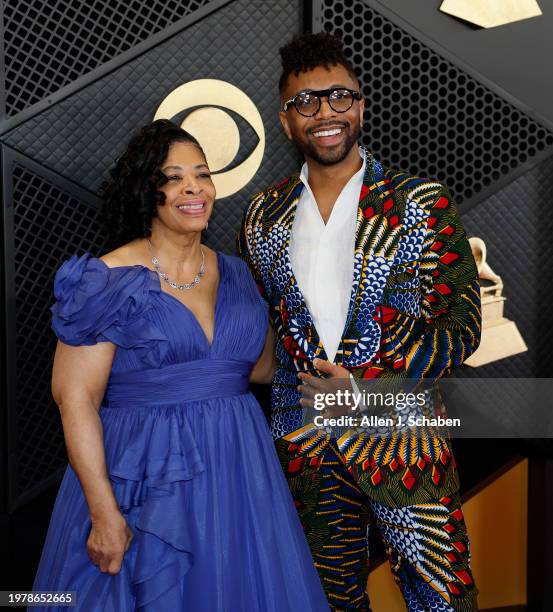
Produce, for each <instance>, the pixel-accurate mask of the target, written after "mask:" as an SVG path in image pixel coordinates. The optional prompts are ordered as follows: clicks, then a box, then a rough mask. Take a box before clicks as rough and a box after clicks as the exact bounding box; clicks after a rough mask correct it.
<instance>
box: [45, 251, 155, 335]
mask: <svg viewBox="0 0 553 612" xmlns="http://www.w3.org/2000/svg"><path fill="white" fill-rule="evenodd" d="M116 264H121V265H116ZM154 281H155V279H154V278H153V275H152V274H151V273H150V270H149V269H148V268H145V267H144V266H141V265H126V264H125V263H124V260H121V259H117V258H115V257H108V258H107V260H106V259H104V257H102V258H98V257H93V256H92V255H91V254H90V253H84V254H82V255H73V256H72V257H70V258H69V259H68V260H67V261H65V262H64V263H63V264H62V265H61V266H60V268H59V270H58V271H57V273H56V276H55V278H54V297H55V303H54V305H53V306H52V325H53V327H54V331H55V332H56V334H57V335H58V337H59V338H60V339H61V340H63V341H64V342H66V343H68V344H75V343H79V344H92V343H94V342H93V340H94V338H95V337H96V335H97V334H98V332H100V331H101V330H103V329H105V328H106V327H107V326H109V325H112V324H114V323H117V324H118V325H126V324H127V323H128V322H129V321H131V320H132V319H134V318H136V317H137V316H138V315H139V314H140V313H142V312H143V311H144V310H145V309H146V308H147V307H148V306H149V303H150V294H151V293H152V292H156V290H158V289H159V287H158V288H157V289H156V283H155V282H154Z"/></svg>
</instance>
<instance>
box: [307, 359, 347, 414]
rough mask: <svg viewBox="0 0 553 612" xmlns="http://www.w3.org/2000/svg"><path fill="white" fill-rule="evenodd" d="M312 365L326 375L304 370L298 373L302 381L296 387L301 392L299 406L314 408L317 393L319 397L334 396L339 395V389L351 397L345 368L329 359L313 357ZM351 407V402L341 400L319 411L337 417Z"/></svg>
mask: <svg viewBox="0 0 553 612" xmlns="http://www.w3.org/2000/svg"><path fill="white" fill-rule="evenodd" d="M313 365H314V366H315V367H316V368H317V370H319V372H322V373H323V374H326V377H325V378H320V377H317V376H312V375H311V374H306V373H304V372H300V373H299V374H298V378H299V379H300V380H301V382H302V384H301V385H300V386H299V387H298V391H300V392H301V394H302V397H301V399H300V404H301V406H303V407H305V408H314V407H315V396H316V395H319V398H321V397H322V396H323V395H324V396H326V395H328V396H334V397H336V396H338V395H339V393H338V392H339V391H342V392H344V391H349V395H350V397H351V394H352V393H353V391H352V386H351V383H350V382H349V378H350V373H349V371H348V370H346V368H343V367H342V366H339V365H336V364H334V363H330V361H323V360H322V359H314V360H313ZM353 407H354V405H353V404H352V403H346V402H343V403H341V404H340V405H326V406H325V407H324V408H323V410H322V411H321V412H322V414H324V415H325V416H329V417H337V416H341V415H344V414H350V413H351V411H352V409H353Z"/></svg>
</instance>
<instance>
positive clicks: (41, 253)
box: [4, 152, 104, 506]
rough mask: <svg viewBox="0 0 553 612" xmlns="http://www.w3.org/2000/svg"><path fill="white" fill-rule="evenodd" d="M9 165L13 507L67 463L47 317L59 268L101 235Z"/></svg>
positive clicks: (84, 215)
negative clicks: (52, 389) (52, 379)
mask: <svg viewBox="0 0 553 612" xmlns="http://www.w3.org/2000/svg"><path fill="white" fill-rule="evenodd" d="M4 157H8V160H6V159H4V163H6V164H7V165H8V167H7V168H6V169H5V174H4V176H5V177H6V179H7V180H6V183H8V184H7V185H5V188H6V189H7V191H11V194H9V195H11V198H10V199H11V202H12V203H13V207H10V209H5V219H4V222H5V228H6V233H7V234H8V235H9V238H8V240H7V241H6V250H7V251H8V252H7V253H6V257H5V259H6V261H9V262H13V263H12V265H13V267H12V269H11V270H9V271H7V272H9V274H8V278H10V279H11V281H12V283H13V289H14V297H15V317H13V318H11V320H9V321H7V324H8V326H9V327H10V329H9V330H8V332H9V333H8V337H9V338H11V342H10V344H11V346H8V347H7V348H8V350H7V354H10V355H15V356H16V360H15V363H13V362H11V363H9V364H8V367H9V368H10V370H11V372H10V374H9V375H8V381H7V382H8V385H9V386H10V387H11V389H10V391H11V394H12V396H13V397H14V398H15V400H16V405H17V411H14V412H12V411H8V421H9V425H8V427H9V432H8V433H9V435H8V440H9V443H10V445H11V451H12V452H11V453H10V455H9V462H10V465H9V468H10V469H9V473H10V475H11V477H12V480H11V483H10V497H11V500H10V502H11V504H10V505H12V506H13V505H15V504H16V503H17V501H18V499H19V498H20V497H21V496H23V497H25V494H29V492H32V490H33V489H34V488H35V487H36V486H37V485H40V484H41V483H42V482H43V481H44V480H46V479H48V478H49V477H51V476H52V474H55V472H56V470H57V469H59V468H61V467H62V466H64V465H65V464H66V462H67V457H66V455H65V451H64V444H63V435H62V432H61V427H60V418H59V413H58V410H57V408H56V406H55V404H54V402H53V400H52V397H51V392H50V377H51V371H52V357H53V354H54V349H55V345H56V339H55V336H54V334H53V333H52V331H51V328H50V310H49V309H50V306H51V305H52V303H53V296H52V286H53V278H54V274H55V271H56V269H57V268H58V267H59V265H60V262H61V261H63V260H64V259H66V258H68V257H69V256H71V255H72V254H74V253H75V252H84V251H92V252H95V251H98V250H99V249H101V248H102V246H103V244H104V232H103V230H102V228H101V226H100V223H99V219H98V213H97V210H96V209H95V208H94V207H93V206H91V204H90V203H86V202H84V201H82V200H80V199H79V198H77V197H76V196H75V195H74V193H70V192H69V191H67V190H65V189H63V188H62V187H61V186H60V185H56V184H54V183H53V182H52V181H51V180H49V179H48V178H45V177H44V176H41V175H40V174H38V173H37V171H36V167H34V166H33V167H29V166H30V164H28V163H26V162H25V160H24V158H22V157H18V156H16V157H15V159H11V163H10V158H11V156H10V154H9V152H6V154H5V156H4ZM10 175H11V176H10ZM12 249H13V251H12ZM9 251H11V252H9Z"/></svg>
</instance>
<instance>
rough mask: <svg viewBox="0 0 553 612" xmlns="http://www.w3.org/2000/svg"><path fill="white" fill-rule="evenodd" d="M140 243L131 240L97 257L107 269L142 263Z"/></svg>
mask: <svg viewBox="0 0 553 612" xmlns="http://www.w3.org/2000/svg"><path fill="white" fill-rule="evenodd" d="M140 242H141V241H139V240H133V241H132V242H129V243H127V244H124V245H123V246H120V247H118V248H117V249H114V250H113V251H110V252H109V253H106V254H105V255H102V256H101V257H99V259H100V261H101V262H103V263H104V264H105V266H106V267H108V268H125V267H132V266H136V265H141V264H142V263H143V261H142V260H143V252H142V248H141V246H142V245H141V244H140Z"/></svg>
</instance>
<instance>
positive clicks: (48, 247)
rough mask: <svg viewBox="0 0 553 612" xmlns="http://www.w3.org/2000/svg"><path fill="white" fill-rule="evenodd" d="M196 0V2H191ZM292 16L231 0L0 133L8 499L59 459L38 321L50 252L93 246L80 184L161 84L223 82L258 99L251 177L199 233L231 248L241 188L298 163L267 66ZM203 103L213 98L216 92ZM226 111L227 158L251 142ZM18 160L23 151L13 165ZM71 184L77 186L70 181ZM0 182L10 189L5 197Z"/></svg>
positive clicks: (292, 10)
mask: <svg viewBox="0 0 553 612" xmlns="http://www.w3.org/2000/svg"><path fill="white" fill-rule="evenodd" d="M8 1H9V2H10V3H12V2H13V0H8ZM36 4H37V0H32V2H31V4H30V6H35V5H36ZM44 4H46V3H45V2H43V3H42V5H44ZM65 4H68V3H66V2H59V3H49V5H48V7H49V10H48V11H46V16H45V17H40V16H39V17H36V20H37V21H41V22H42V21H44V20H45V19H46V18H47V17H48V15H50V13H51V10H52V9H50V6H55V7H58V6H65ZM75 4H76V2H74V3H73V5H75ZM78 4H79V5H80V4H82V3H81V2H78ZM96 4H98V3H96V2H93V3H92V4H91V6H96ZM175 4H176V3H173V2H165V3H162V6H163V7H172V8H174V9H175V10H177V8H178V7H177V8H175ZM202 4H206V5H207V4H210V3H209V2H202ZM42 5H41V6H42ZM73 5H72V6H73ZM102 5H105V6H107V5H108V3H102ZM119 5H120V6H121V7H122V6H123V3H116V5H115V6H119ZM159 5H160V3H158V2H156V3H155V5H152V6H153V7H154V6H157V10H160V9H159ZM199 5H200V3H199V2H198V3H197V4H196V6H199ZM13 6H14V7H15V3H13ZM141 6H143V7H145V4H143V3H142V4H141ZM183 7H184V8H183ZM186 7H192V3H186V2H184V3H181V9H182V10H184V9H185V8H186ZM14 10H15V8H13V7H12V11H14ZM17 10H19V11H23V10H24V7H23V6H22V4H21V3H17ZM106 10H107V9H106ZM129 10H130V9H129ZM144 10H145V9H144ZM49 11H50V12H49ZM152 11H154V8H152ZM181 14H184V13H181ZM192 17H193V16H192ZM118 19H119V18H118V17H117V16H113V20H114V23H112V24H111V27H119V24H118V23H117V21H118ZM160 19H161V16H160ZM159 23H160V24H161V21H160V22H159ZM165 23H168V21H166V22H165ZM301 26H302V3H299V2H297V3H296V2H292V3H291V2H289V1H288V0H274V2H271V3H267V2H264V0H235V1H234V2H230V3H228V4H226V5H224V6H223V7H222V8H220V9H218V10H217V11H215V12H213V13H210V14H209V15H207V16H205V17H203V18H202V19H200V20H198V21H196V22H194V23H191V24H189V25H187V26H186V28H185V27H184V25H183V29H181V31H179V32H176V33H175V34H174V35H172V36H171V37H169V38H166V39H164V40H163V41H162V42H158V43H157V44H156V45H155V46H152V47H151V48H150V49H149V50H148V51H147V52H146V53H143V54H142V55H140V56H139V57H136V58H134V59H129V61H127V62H126V63H124V64H122V65H121V66H119V67H118V68H115V69H113V70H110V72H108V73H106V74H105V75H104V76H102V77H100V78H98V79H96V80H95V81H93V82H91V83H90V84H89V85H88V86H86V87H83V88H81V89H79V90H78V91H75V92H73V93H70V92H69V89H67V90H65V92H64V94H67V95H66V97H65V98H63V99H61V100H60V101H58V102H56V103H55V104H52V105H51V106H48V107H46V108H44V109H43V110H41V112H38V113H36V114H34V115H33V116H32V117H29V118H27V119H25V120H24V121H22V122H21V123H19V124H18V125H17V127H14V128H13V129H12V130H11V131H9V132H6V133H4V134H3V135H2V144H3V145H6V147H9V149H10V150H12V149H14V150H16V151H19V152H21V153H22V154H23V157H22V158H21V159H22V160H23V161H21V162H20V163H19V166H18V167H17V169H16V171H15V174H14V175H13V179H12V172H11V166H10V167H8V169H7V176H8V177H9V178H8V181H7V183H8V182H9V185H11V184H12V182H13V183H14V185H13V186H14V193H13V200H14V206H15V207H16V208H15V227H14V228H13V231H15V232H16V237H15V240H16V243H17V253H16V254H15V259H16V261H15V266H14V267H15V274H16V279H15V282H14V288H15V290H16V291H17V293H16V296H15V297H16V309H15V310H16V320H14V321H11V320H10V321H8V326H12V327H13V328H14V329H15V331H14V335H15V344H16V349H17V355H18V362H17V379H16V380H13V381H11V384H12V385H13V386H14V387H15V388H16V391H17V398H16V399H17V403H16V404H13V405H10V406H8V411H9V413H10V421H11V423H15V424H16V425H15V426H14V428H13V432H14V437H13V438H12V440H14V439H17V447H16V448H14V454H13V455H12V456H11V457H10V461H11V462H12V464H11V465H10V466H9V469H10V470H11V472H12V473H13V474H14V478H15V480H14V484H15V489H14V491H13V495H12V498H11V499H10V500H9V502H10V505H11V506H12V507H13V506H14V505H17V504H19V503H23V502H24V501H25V499H30V498H31V497H32V495H33V494H34V493H35V492H37V491H38V490H39V489H40V486H42V484H41V483H44V482H46V481H47V479H48V478H50V477H52V475H53V474H54V473H55V472H56V469H57V468H58V467H60V466H62V465H63V464H64V462H65V455H64V446H63V439H62V436H61V426H60V419H59V416H58V411H57V409H56V407H55V406H54V405H53V402H52V400H51V399H50V380H49V378H50V372H51V358H52V354H53V349H54V344H55V339H54V335H53V333H52V331H51V329H50V313H49V307H50V305H51V304H52V300H53V297H52V293H51V292H52V280H53V275H54V272H55V270H56V269H57V268H58V267H59V265H60V264H61V262H62V261H63V260H64V259H66V258H67V257H69V256H70V255H72V254H73V253H74V252H76V251H82V250H89V251H91V252H92V253H93V254H94V255H101V254H102V253H103V252H104V251H105V249H104V246H103V244H102V240H101V236H102V234H101V232H100V229H99V227H98V225H97V221H96V218H95V214H94V210H93V208H91V207H90V206H88V205H87V204H86V203H85V202H89V199H90V200H91V201H94V200H95V198H94V196H92V194H91V193H90V192H92V193H94V192H97V190H98V188H99V186H100V185H101V183H102V181H103V180H105V179H106V178H107V171H108V169H109V168H110V167H111V166H112V164H113V162H114V160H115V159H116V158H117V157H118V156H119V155H120V154H121V152H122V151H123V150H124V147H125V145H126V143H127V142H128V141H129V139H130V137H131V134H132V133H133V132H134V131H135V130H136V129H137V127H139V126H141V125H143V124H145V123H148V122H149V121H151V120H152V118H153V115H154V113H155V110H156V109H157V107H158V106H159V104H160V103H161V101H162V100H163V99H164V97H165V96H166V95H167V94H168V93H169V92H171V91H173V90H174V89H175V88H176V87H178V86H179V85H181V84H182V83H184V82H187V81H191V80H194V79H200V78H217V79H222V80H225V81H228V82H231V83H233V84H235V85H236V86H238V87H239V88H240V89H242V90H243V91H244V92H245V94H246V95H248V96H249V97H250V98H251V99H252V100H253V102H254V103H255V105H256V106H257V107H258V110H259V112H260V114H261V116H262V120H263V124H264V127H265V135H266V142H267V148H266V151H265V155H264V158H263V162H262V164H261V167H260V169H259V171H258V172H257V174H256V176H255V177H254V178H253V179H252V181H251V182H250V184H248V185H247V186H246V187H244V189H243V190H242V191H241V192H240V193H237V194H234V195H233V196H231V197H229V198H225V199H224V200H218V201H217V203H216V208H215V213H214V216H213V218H212V219H211V220H210V224H209V230H208V232H207V242H208V244H209V245H210V246H212V247H214V248H216V249H218V250H223V251H226V252H229V253H234V252H235V246H234V242H235V235H236V231H237V228H238V224H239V219H240V218H241V216H242V211H243V208H244V207H245V206H246V204H247V202H248V198H249V196H251V195H252V194H253V193H255V192H256V191H258V190H259V189H262V188H264V187H266V186H267V185H269V184H271V183H274V182H275V181H277V180H279V179H280V178H283V177H285V176H287V175H288V174H290V173H291V172H292V171H293V170H295V169H296V168H297V167H298V163H297V162H298V160H297V157H296V153H295V150H294V148H293V147H291V146H290V145H289V143H288V142H287V141H286V138H285V137H284V135H283V134H282V130H281V127H280V124H279V121H278V87H277V80H276V76H275V75H276V74H277V73H278V70H279V57H278V47H279V45H280V44H281V43H282V41H283V40H285V39H287V38H289V37H291V36H292V35H293V34H294V33H296V32H298V31H299V30H300V28H301ZM160 27H161V25H160ZM144 28H145V29H146V25H144ZM152 32H153V30H152ZM127 40H130V39H127ZM133 40H134V42H132V41H131V42H132V44H136V42H139V38H135V39H133ZM98 44H99V45H100V46H101V44H100V43H98ZM129 44H131V43H129ZM74 52H75V53H76V51H74ZM119 52H120V51H119ZM26 53H29V51H27V52H26ZM103 61H104V60H103ZM89 69H90V67H88V68H87V70H89ZM36 70H37V74H36V75H35V76H34V77H31V76H30V77H29V78H30V79H32V78H37V79H38V78H39V77H40V76H41V75H42V71H44V70H45V67H44V66H42V67H41V68H40V67H37V69H36ZM64 70H65V68H64ZM11 78H15V76H13V75H12V77H11ZM71 78H74V76H72V77H71ZM59 86H60V85H59V84H58V85H56V88H57V87H59ZM25 95H27V94H25ZM41 95H42V94H41ZM213 102H214V104H216V103H217V100H214V101H213ZM221 102H222V104H224V103H225V101H224V100H222V101H221ZM181 119H182V117H181ZM237 119H238V118H237ZM237 122H238V126H239V130H240V151H239V153H238V155H237V159H236V160H235V162H236V163H237V162H239V161H240V160H241V159H243V158H244V157H246V156H248V155H249V154H250V153H251V151H252V149H253V148H254V147H255V144H256V143H257V137H256V135H255V132H254V131H253V129H252V128H251V126H249V124H247V121H246V120H238V121H237ZM14 155H15V154H14ZM16 157H17V159H19V156H17V155H16ZM28 160H31V161H30V162H29V164H28V165H25V163H26V161H28ZM3 165H4V166H5V165H6V160H5V159H3ZM75 184H76V185H78V186H79V187H80V188H81V189H79V188H77V187H76V188H75V189H72V186H73V185H75ZM84 190H88V192H89V194H88V196H87V197H83V198H82V201H81V199H80V197H74V196H73V195H71V194H73V193H80V192H81V191H84ZM9 193H11V191H10V189H8V201H7V202H6V206H7V207H9V205H10V201H9V200H10V199H11V196H10V195H9ZM11 229H12V228H8V232H9V231H11ZM10 297H11V296H8V298H10Z"/></svg>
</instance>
